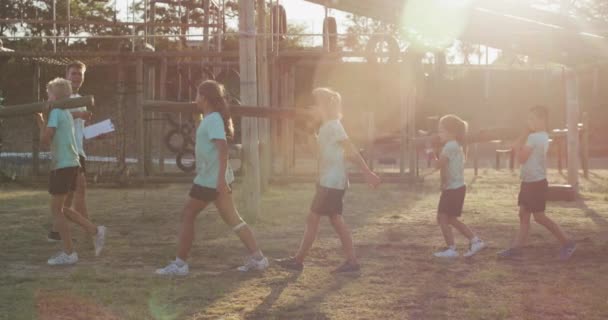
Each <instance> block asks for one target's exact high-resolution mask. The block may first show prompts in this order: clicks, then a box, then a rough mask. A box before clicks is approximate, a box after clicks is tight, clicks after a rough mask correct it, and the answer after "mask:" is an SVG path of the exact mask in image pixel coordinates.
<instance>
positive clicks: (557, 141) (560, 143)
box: [553, 137, 564, 173]
mask: <svg viewBox="0 0 608 320" xmlns="http://www.w3.org/2000/svg"><path fill="white" fill-rule="evenodd" d="M563 140H564V139H562V137H555V139H553V141H554V142H555V144H556V145H557V171H558V172H559V173H562V172H563V166H562V146H563V142H564V141H563Z"/></svg>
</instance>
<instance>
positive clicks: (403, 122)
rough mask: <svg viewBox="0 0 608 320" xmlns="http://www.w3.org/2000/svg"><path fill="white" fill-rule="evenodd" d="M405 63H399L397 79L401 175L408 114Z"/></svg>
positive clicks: (403, 173) (403, 170)
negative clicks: (398, 86)
mask: <svg viewBox="0 0 608 320" xmlns="http://www.w3.org/2000/svg"><path fill="white" fill-rule="evenodd" d="M406 66H407V64H405V63H403V64H401V67H400V68H399V71H400V73H399V79H400V83H401V88H402V90H400V92H399V103H400V108H399V110H400V113H399V119H400V122H399V133H400V143H399V176H401V177H403V176H404V175H405V158H406V153H407V123H408V120H409V119H408V116H409V112H408V107H409V105H408V96H407V93H406V90H405V88H406V87H407V82H406V81H405V75H404V73H405V72H407V70H404V69H405V68H406Z"/></svg>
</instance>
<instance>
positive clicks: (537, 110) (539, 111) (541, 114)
mask: <svg viewBox="0 0 608 320" xmlns="http://www.w3.org/2000/svg"><path fill="white" fill-rule="evenodd" d="M530 113H532V114H533V115H535V116H536V117H538V118H539V119H541V120H543V122H544V123H545V129H548V128H549V109H548V108H547V107H545V106H541V105H536V106H533V107H531V108H530Z"/></svg>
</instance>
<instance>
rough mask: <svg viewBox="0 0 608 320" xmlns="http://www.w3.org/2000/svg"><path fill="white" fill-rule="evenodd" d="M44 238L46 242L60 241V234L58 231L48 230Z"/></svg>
mask: <svg viewBox="0 0 608 320" xmlns="http://www.w3.org/2000/svg"><path fill="white" fill-rule="evenodd" d="M46 240H47V241H48V242H57V241H61V235H60V234H59V232H56V231H50V232H49V234H48V235H47V236H46Z"/></svg>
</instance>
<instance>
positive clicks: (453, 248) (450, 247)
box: [448, 245, 456, 251]
mask: <svg viewBox="0 0 608 320" xmlns="http://www.w3.org/2000/svg"><path fill="white" fill-rule="evenodd" d="M448 249H452V250H454V251H456V245H451V246H449V247H448Z"/></svg>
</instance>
